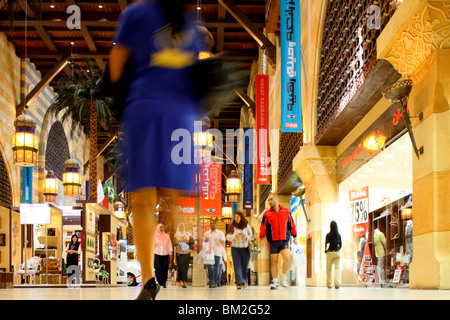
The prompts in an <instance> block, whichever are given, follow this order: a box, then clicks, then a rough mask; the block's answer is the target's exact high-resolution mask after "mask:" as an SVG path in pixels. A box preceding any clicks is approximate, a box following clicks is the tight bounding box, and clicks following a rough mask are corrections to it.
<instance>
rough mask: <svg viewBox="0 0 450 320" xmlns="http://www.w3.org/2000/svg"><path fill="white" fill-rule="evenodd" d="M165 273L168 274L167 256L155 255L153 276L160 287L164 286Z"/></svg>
mask: <svg viewBox="0 0 450 320" xmlns="http://www.w3.org/2000/svg"><path fill="white" fill-rule="evenodd" d="M167 272H169V256H168V255H167V256H160V255H159V254H155V274H156V280H158V283H159V284H160V285H161V286H165V285H166V281H167Z"/></svg>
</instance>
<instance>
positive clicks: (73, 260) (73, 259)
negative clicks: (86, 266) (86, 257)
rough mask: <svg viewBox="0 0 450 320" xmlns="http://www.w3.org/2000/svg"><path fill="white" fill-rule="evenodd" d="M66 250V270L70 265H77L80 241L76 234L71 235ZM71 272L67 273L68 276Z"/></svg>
mask: <svg viewBox="0 0 450 320" xmlns="http://www.w3.org/2000/svg"><path fill="white" fill-rule="evenodd" d="M66 252H67V256H66V268H67V270H68V269H69V267H70V266H75V267H78V257H79V255H80V242H79V241H78V236H77V235H76V234H73V235H72V238H71V239H70V243H69V244H68V245H67V249H66ZM74 272H75V271H74ZM71 274H72V273H71ZM71 274H68V276H69V277H70V275H71Z"/></svg>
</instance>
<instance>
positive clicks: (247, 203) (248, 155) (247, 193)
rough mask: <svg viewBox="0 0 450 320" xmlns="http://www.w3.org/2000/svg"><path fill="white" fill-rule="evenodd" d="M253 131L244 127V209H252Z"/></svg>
mask: <svg viewBox="0 0 450 320" xmlns="http://www.w3.org/2000/svg"><path fill="white" fill-rule="evenodd" d="M253 132H254V130H253V129H251V128H244V152H245V162H244V166H243V173H244V183H243V189H244V190H243V199H242V200H243V206H244V210H253V164H252V163H253V141H254V140H253V138H254V137H253Z"/></svg>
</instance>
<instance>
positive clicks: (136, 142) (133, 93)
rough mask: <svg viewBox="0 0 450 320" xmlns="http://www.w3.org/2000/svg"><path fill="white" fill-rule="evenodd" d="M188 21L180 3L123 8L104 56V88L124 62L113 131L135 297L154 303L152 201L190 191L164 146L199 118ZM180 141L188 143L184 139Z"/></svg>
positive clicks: (196, 43)
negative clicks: (128, 196)
mask: <svg viewBox="0 0 450 320" xmlns="http://www.w3.org/2000/svg"><path fill="white" fill-rule="evenodd" d="M196 23H197V22H196V21H195V19H191V18H189V17H188V15H186V14H185V13H184V11H183V7H182V1H181V0H170V1H169V0H143V1H139V2H137V3H133V4H130V5H129V6H128V7H127V8H126V9H125V10H124V11H123V12H122V14H121V16H120V20H119V25H118V29H117V34H116V37H115V39H114V42H115V43H116V44H115V45H114V46H113V48H112V50H111V54H110V59H109V72H110V78H111V82H112V83H116V82H117V81H119V80H120V79H121V77H122V75H123V72H124V68H125V65H126V64H127V62H128V61H129V60H130V63H131V70H130V73H131V76H130V81H129V83H128V86H127V87H128V92H127V98H126V108H125V110H124V113H123V118H122V123H121V125H122V129H123V132H124V146H125V150H124V151H125V154H126V157H127V161H128V180H129V181H128V188H129V192H134V194H135V206H134V211H133V213H134V216H133V222H134V223H133V231H134V241H135V244H136V249H137V255H138V259H139V262H140V264H141V268H142V283H143V287H142V290H141V292H140V294H139V296H138V297H137V299H154V298H155V297H156V294H157V293H158V291H159V285H158V283H157V282H156V281H155V278H154V277H155V274H154V271H153V267H154V247H155V244H154V239H155V237H154V235H155V217H154V213H155V208H156V205H157V200H158V196H159V195H161V194H165V195H167V196H170V197H171V198H172V197H174V196H175V195H176V194H177V193H178V192H179V191H192V190H191V189H192V184H193V183H192V181H193V173H194V167H193V164H192V161H183V162H182V163H177V164H175V163H174V161H172V157H171V155H172V150H176V148H175V147H176V146H177V145H178V144H180V141H179V140H181V139H180V138H179V137H174V140H176V141H172V133H174V132H175V131H176V130H177V129H183V132H189V133H190V134H191V137H192V132H193V131H194V121H195V120H198V119H200V118H201V116H200V115H199V112H200V106H199V103H198V101H197V99H196V98H195V96H194V94H193V90H192V88H191V86H192V81H191V79H190V68H189V67H190V66H191V65H192V64H193V63H194V62H195V60H196V57H197V56H198V51H199V49H201V48H200V45H201V36H200V33H199V31H198V30H197V28H196ZM186 130H187V131H186ZM178 132H179V131H178ZM183 142H185V143H188V144H189V143H191V144H193V141H192V139H189V141H183ZM186 149H187V148H186ZM192 149H193V148H191V150H192ZM176 156H178V157H181V155H178V154H177V155H176ZM184 157H185V155H184V154H183V160H185V159H184ZM191 159H192V156H191ZM188 160H190V159H188Z"/></svg>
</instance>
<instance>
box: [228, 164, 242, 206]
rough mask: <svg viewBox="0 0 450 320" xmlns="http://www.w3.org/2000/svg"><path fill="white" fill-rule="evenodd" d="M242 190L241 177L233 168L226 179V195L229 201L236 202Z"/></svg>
mask: <svg viewBox="0 0 450 320" xmlns="http://www.w3.org/2000/svg"><path fill="white" fill-rule="evenodd" d="M241 191H242V183H241V179H239V176H238V175H237V173H236V171H235V170H233V171H231V173H230V176H229V177H228V179H227V196H228V200H229V201H230V202H238V201H239V195H240V194H241Z"/></svg>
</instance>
